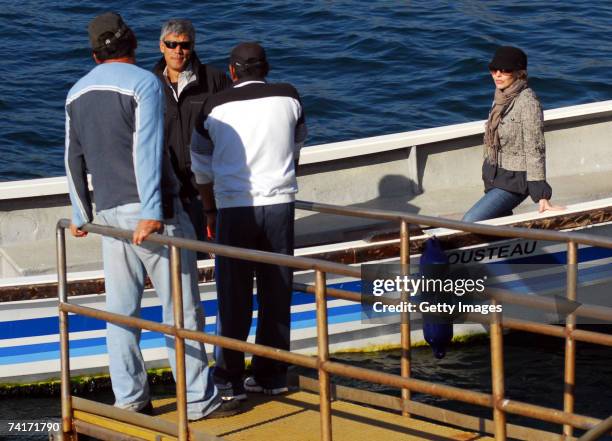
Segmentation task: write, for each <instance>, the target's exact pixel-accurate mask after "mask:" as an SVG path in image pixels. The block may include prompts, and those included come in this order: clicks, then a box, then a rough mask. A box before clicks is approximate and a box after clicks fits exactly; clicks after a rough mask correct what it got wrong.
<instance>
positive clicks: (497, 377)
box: [491, 299, 506, 441]
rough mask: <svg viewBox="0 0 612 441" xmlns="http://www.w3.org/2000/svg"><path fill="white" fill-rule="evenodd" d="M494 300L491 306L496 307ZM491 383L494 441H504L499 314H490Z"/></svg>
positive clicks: (502, 374) (501, 335) (501, 337)
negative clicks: (501, 406)
mask: <svg viewBox="0 0 612 441" xmlns="http://www.w3.org/2000/svg"><path fill="white" fill-rule="evenodd" d="M497 304H498V303H497V301H496V300H495V299H493V300H491V305H492V306H496V305H497ZM491 381H492V395H493V422H494V424H495V441H505V440H506V413H505V412H504V411H503V410H502V409H501V408H500V405H501V403H502V401H503V399H504V393H505V391H504V341H503V326H502V318H501V314H500V313H499V312H492V313H491Z"/></svg>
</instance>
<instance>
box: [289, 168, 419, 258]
mask: <svg viewBox="0 0 612 441" xmlns="http://www.w3.org/2000/svg"><path fill="white" fill-rule="evenodd" d="M420 193H421V191H420V190H419V186H418V184H417V183H415V182H414V180H412V179H410V178H407V177H405V176H402V175H385V176H383V177H382V178H381V179H380V181H379V182H378V196H377V197H375V198H373V199H370V200H368V201H365V202H359V203H356V204H351V205H349V206H348V207H354V208H366V209H370V208H375V209H380V210H392V211H400V212H404V213H411V214H416V213H418V212H419V211H420V207H418V206H416V205H414V204H411V203H410V200H412V199H413V198H414V197H415V196H417V195H419V194H420ZM298 199H299V196H298ZM312 202H317V201H312ZM389 230H399V223H398V222H396V221H386V220H380V219H366V218H360V217H352V216H340V215H330V214H323V213H317V214H314V215H309V216H306V217H303V218H300V219H297V220H296V221H295V231H296V248H299V247H307V246H315V245H321V244H325V243H333V242H345V241H351V240H359V239H364V238H367V237H371V236H372V235H374V234H376V233H377V232H379V231H385V232H387V231H389Z"/></svg>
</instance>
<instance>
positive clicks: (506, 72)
mask: <svg viewBox="0 0 612 441" xmlns="http://www.w3.org/2000/svg"><path fill="white" fill-rule="evenodd" d="M498 71H499V72H501V73H502V74H504V75H510V74H511V73H512V72H514V71H513V70H512V69H489V72H491V73H492V74H494V73H497V72H498Z"/></svg>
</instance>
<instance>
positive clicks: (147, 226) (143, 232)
mask: <svg viewBox="0 0 612 441" xmlns="http://www.w3.org/2000/svg"><path fill="white" fill-rule="evenodd" d="M163 231H164V224H162V223H161V222H160V221H158V220H153V219H142V220H140V221H138V225H136V229H135V230H134V234H133V235H132V242H134V243H135V244H136V245H140V244H141V243H142V242H143V241H144V240H145V239H146V238H147V237H149V235H150V234H153V233H161V232H163Z"/></svg>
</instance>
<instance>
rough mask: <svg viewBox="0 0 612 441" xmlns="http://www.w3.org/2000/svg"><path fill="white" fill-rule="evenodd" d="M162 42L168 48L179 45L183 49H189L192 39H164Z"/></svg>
mask: <svg viewBox="0 0 612 441" xmlns="http://www.w3.org/2000/svg"><path fill="white" fill-rule="evenodd" d="M164 44H165V45H166V47H167V48H168V49H174V48H176V47H177V46H180V47H181V49H183V50H191V48H192V47H193V42H192V41H166V40H164Z"/></svg>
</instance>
